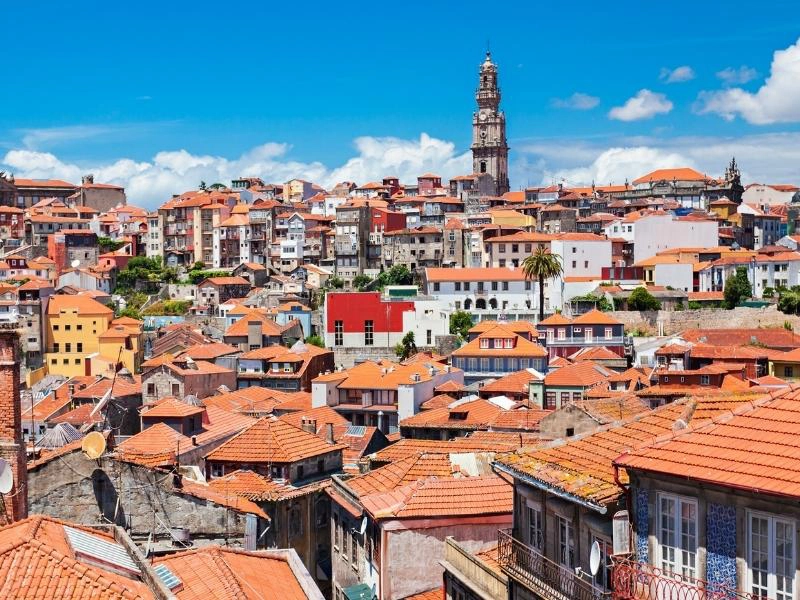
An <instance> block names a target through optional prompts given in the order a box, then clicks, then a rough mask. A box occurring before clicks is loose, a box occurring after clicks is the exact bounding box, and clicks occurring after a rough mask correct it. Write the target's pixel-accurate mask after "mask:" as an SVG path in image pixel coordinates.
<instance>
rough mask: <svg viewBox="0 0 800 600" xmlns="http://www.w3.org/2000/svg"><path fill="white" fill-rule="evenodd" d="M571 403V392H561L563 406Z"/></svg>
mask: <svg viewBox="0 0 800 600" xmlns="http://www.w3.org/2000/svg"><path fill="white" fill-rule="evenodd" d="M567 404H569V392H561V406H566V405H567Z"/></svg>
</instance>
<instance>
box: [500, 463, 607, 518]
mask: <svg viewBox="0 0 800 600" xmlns="http://www.w3.org/2000/svg"><path fill="white" fill-rule="evenodd" d="M492 465H493V466H494V467H495V468H496V469H498V470H499V471H502V472H503V473H506V474H508V475H511V476H512V477H513V478H514V479H519V480H520V481H524V482H525V483H527V484H528V485H531V486H533V487H535V488H539V489H540V490H544V491H545V492H547V493H548V494H553V495H554V496H557V497H559V498H562V499H563V500H567V501H569V502H572V503H574V504H578V505H580V506H583V507H584V508H588V509H589V510H593V511H595V512H598V513H600V514H601V515H604V514H606V513H607V512H608V508H607V507H605V506H602V505H601V504H597V503H595V502H592V501H590V500H585V499H584V498H581V497H580V496H576V495H575V494H570V493H569V492H565V491H564V490H561V489H559V488H557V487H554V486H552V485H550V484H548V483H545V482H543V481H540V480H538V479H535V478H534V477H531V476H530V475H527V474H524V473H521V472H519V471H517V470H515V469H512V468H510V467H508V466H506V465H504V464H502V463H498V462H494V463H492Z"/></svg>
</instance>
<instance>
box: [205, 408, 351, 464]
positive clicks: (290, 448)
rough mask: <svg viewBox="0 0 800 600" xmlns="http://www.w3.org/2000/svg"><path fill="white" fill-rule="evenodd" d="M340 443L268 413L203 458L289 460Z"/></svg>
mask: <svg viewBox="0 0 800 600" xmlns="http://www.w3.org/2000/svg"><path fill="white" fill-rule="evenodd" d="M344 448H345V446H344V445H343V444H328V443H327V442H325V441H324V440H322V439H320V438H319V437H317V435H315V434H313V433H309V432H307V431H303V430H302V429H300V428H299V427H295V426H294V425H290V424H289V423H286V422H285V421H281V420H278V419H275V418H271V417H263V418H261V419H259V420H258V421H256V422H255V423H254V424H253V425H251V426H250V427H248V428H247V429H245V430H244V431H242V432H241V433H239V434H238V435H235V436H234V437H232V438H231V439H230V440H228V441H227V442H225V443H224V444H222V445H221V446H220V447H218V448H217V449H215V450H212V451H211V452H210V453H209V454H207V455H206V460H211V461H218V462H242V463H292V462H297V461H300V460H305V459H307V458H312V457H314V456H320V455H322V454H328V453H330V452H336V451H341V450H343V449H344Z"/></svg>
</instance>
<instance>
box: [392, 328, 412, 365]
mask: <svg viewBox="0 0 800 600" xmlns="http://www.w3.org/2000/svg"><path fill="white" fill-rule="evenodd" d="M394 353H395V354H396V355H397V356H398V357H400V360H405V359H407V358H409V357H410V356H414V355H415V354H416V353H417V344H416V343H415V342H414V332H413V331H409V332H408V333H407V334H405V335H404V336H403V339H402V340H401V341H400V342H398V343H397V345H396V346H395V347H394Z"/></svg>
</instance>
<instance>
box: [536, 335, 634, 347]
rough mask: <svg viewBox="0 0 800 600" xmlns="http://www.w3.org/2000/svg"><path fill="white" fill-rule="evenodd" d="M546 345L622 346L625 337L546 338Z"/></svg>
mask: <svg viewBox="0 0 800 600" xmlns="http://www.w3.org/2000/svg"><path fill="white" fill-rule="evenodd" d="M544 341H545V344H547V345H548V346H608V345H611V346H621V345H623V344H624V343H625V337H623V336H613V337H605V336H602V335H601V336H592V337H590V338H587V337H586V336H583V335H575V336H567V337H563V338H559V337H547V338H544Z"/></svg>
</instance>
